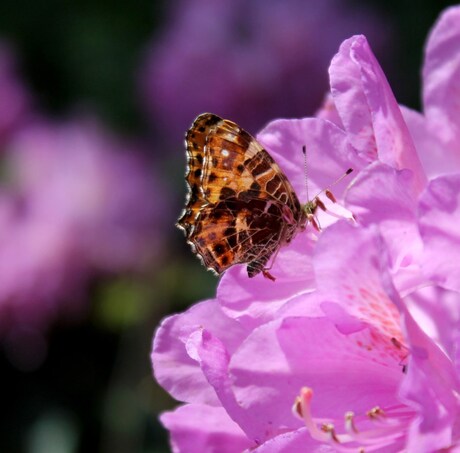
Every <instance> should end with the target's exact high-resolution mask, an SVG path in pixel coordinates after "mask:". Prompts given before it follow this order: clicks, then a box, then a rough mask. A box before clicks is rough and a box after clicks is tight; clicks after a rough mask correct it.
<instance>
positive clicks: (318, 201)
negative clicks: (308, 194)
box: [315, 197, 326, 212]
mask: <svg viewBox="0 0 460 453" xmlns="http://www.w3.org/2000/svg"><path fill="white" fill-rule="evenodd" d="M315 205H316V206H318V208H320V209H322V210H323V211H324V212H326V205H325V204H324V203H323V202H322V201H321V199H320V198H318V197H317V198H315Z"/></svg>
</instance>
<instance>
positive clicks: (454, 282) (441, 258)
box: [419, 174, 460, 291]
mask: <svg viewBox="0 0 460 453" xmlns="http://www.w3.org/2000/svg"><path fill="white" fill-rule="evenodd" d="M419 212H420V215H419V229H420V234H421V236H422V239H423V242H424V250H423V256H422V269H423V271H424V272H425V273H426V275H427V276H428V277H429V278H430V279H432V280H434V281H435V282H436V283H438V284H439V285H440V286H442V287H444V288H446V289H453V290H456V291H460V267H459V265H458V263H459V262H460V231H459V229H458V225H459V224H460V174H455V175H448V176H441V177H439V178H436V179H434V180H433V181H431V182H430V184H429V185H428V187H427V189H426V190H425V192H424V193H423V194H422V196H421V197H420V203H419Z"/></svg>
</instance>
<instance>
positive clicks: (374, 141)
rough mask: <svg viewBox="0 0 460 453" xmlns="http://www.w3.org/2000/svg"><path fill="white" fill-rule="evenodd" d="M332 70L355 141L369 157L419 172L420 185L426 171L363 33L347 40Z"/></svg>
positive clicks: (340, 109)
mask: <svg viewBox="0 0 460 453" xmlns="http://www.w3.org/2000/svg"><path fill="white" fill-rule="evenodd" d="M329 75H330V80H331V91H332V96H333V98H334V101H335V103H336V107H337V111H338V113H339V116H340V118H341V119H342V123H343V125H344V127H345V130H346V131H347V132H348V133H349V137H350V140H351V142H352V144H353V146H354V147H355V148H356V149H357V150H358V152H360V153H361V154H362V155H363V156H367V158H368V160H374V159H377V158H378V159H379V160H381V161H382V162H384V163H386V164H388V165H390V166H392V167H394V168H397V169H403V168H408V169H410V170H412V171H413V172H414V185H415V188H416V189H417V190H419V191H420V190H421V189H422V188H423V186H424V184H425V175H424V173H423V169H422V167H421V164H420V161H419V159H418V157H417V153H416V150H415V148H414V145H413V143H412V140H411V137H410V134H409V131H408V129H407V126H406V124H405V123H404V120H403V117H402V114H401V111H400V109H399V106H398V104H397V102H396V100H395V98H394V95H393V93H392V91H391V88H390V86H389V85H388V82H387V80H386V77H385V75H384V73H383V71H382V69H381V67H380V65H379V64H378V62H377V60H376V59H375V57H374V55H373V53H372V51H371V49H370V47H369V45H368V43H367V40H366V38H365V37H364V36H355V37H353V38H350V39H348V40H345V41H344V42H343V43H342V45H341V47H340V49H339V52H338V54H337V55H336V56H335V57H334V58H333V60H332V63H331V66H330V69H329Z"/></svg>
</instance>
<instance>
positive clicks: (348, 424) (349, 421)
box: [345, 411, 358, 433]
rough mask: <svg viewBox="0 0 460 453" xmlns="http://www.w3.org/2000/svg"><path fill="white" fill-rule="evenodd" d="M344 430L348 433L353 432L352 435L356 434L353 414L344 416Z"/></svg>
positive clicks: (349, 413) (348, 413)
mask: <svg viewBox="0 0 460 453" xmlns="http://www.w3.org/2000/svg"><path fill="white" fill-rule="evenodd" d="M345 429H346V430H347V431H348V432H353V433H357V432H358V430H357V428H356V426H355V414H354V412H351V411H350V412H347V413H346V414H345Z"/></svg>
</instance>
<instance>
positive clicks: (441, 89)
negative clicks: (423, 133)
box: [423, 6, 460, 154]
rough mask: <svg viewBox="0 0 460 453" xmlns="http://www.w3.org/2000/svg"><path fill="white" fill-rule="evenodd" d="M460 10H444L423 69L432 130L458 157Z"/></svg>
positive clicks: (424, 88) (429, 41) (459, 136)
mask: <svg viewBox="0 0 460 453" xmlns="http://www.w3.org/2000/svg"><path fill="white" fill-rule="evenodd" d="M459 48H460V7H459V6H455V7H452V8H448V9H447V10H445V11H444V13H443V14H442V15H441V17H440V18H439V19H438V22H437V23H436V24H435V26H434V27H433V30H432V31H431V33H430V36H429V38H428V42H427V45H426V51H425V63H424V66H423V103H424V110H425V115H426V117H427V118H428V120H429V124H430V127H431V130H432V131H433V132H434V133H435V134H436V135H438V136H439V137H440V138H441V139H442V141H443V142H444V143H445V144H446V145H448V146H452V147H453V149H451V152H455V148H456V154H458V143H459V142H460V52H459V51H458V49H459Z"/></svg>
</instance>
